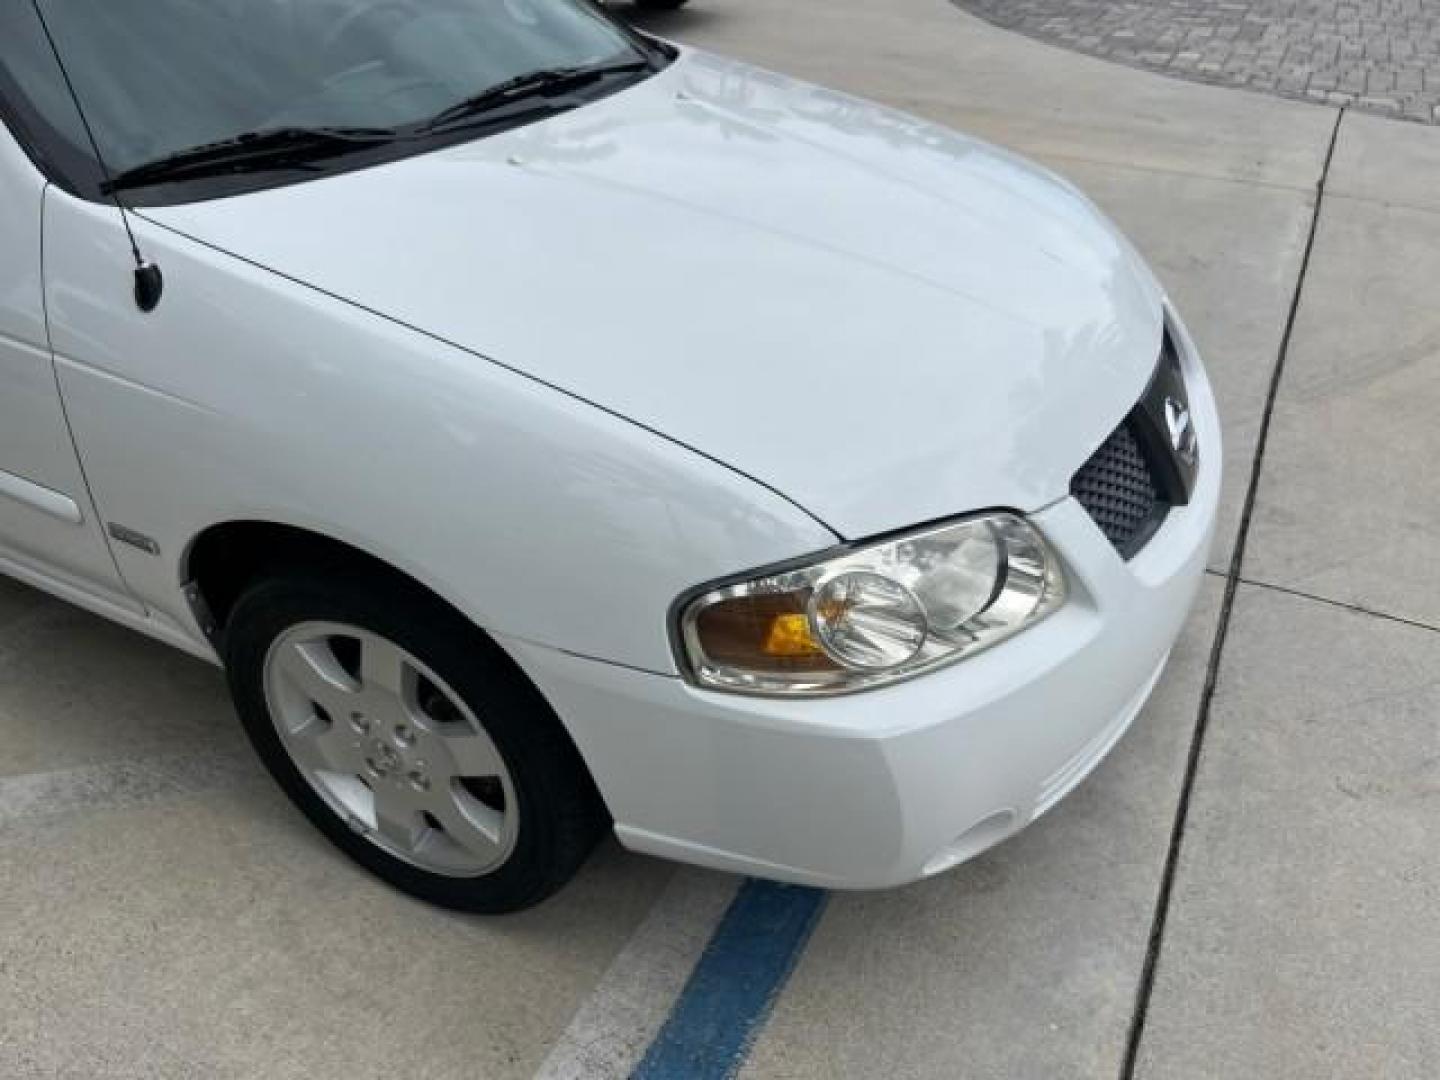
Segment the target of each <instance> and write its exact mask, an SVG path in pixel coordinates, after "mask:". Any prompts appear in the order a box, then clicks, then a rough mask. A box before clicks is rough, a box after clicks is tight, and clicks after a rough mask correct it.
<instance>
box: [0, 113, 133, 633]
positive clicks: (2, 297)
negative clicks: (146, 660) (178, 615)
mask: <svg viewBox="0 0 1440 1080" xmlns="http://www.w3.org/2000/svg"><path fill="white" fill-rule="evenodd" d="M0 93H3V89H0ZM3 115H4V113H3V112H0V117H3ZM45 184H46V181H45V179H44V177H43V176H41V175H40V173H39V172H38V171H37V170H36V168H35V166H34V165H33V164H32V163H31V161H30V159H29V158H28V157H27V156H26V154H25V151H24V150H23V149H21V147H20V145H19V144H18V143H17V141H16V140H15V138H14V136H13V135H12V134H11V132H10V130H9V128H8V126H6V125H5V123H4V122H3V121H0V570H3V571H7V572H9V573H11V574H13V575H17V576H20V577H27V578H30V579H31V580H32V581H34V580H36V579H37V578H43V579H45V581H44V583H46V584H50V585H51V586H52V587H55V586H59V587H60V588H61V589H62V590H67V589H68V590H72V591H73V590H78V591H80V592H83V593H86V594H89V595H91V596H93V597H95V598H98V599H102V600H107V601H109V602H111V603H115V604H120V605H122V606H124V607H125V608H127V609H129V610H132V611H136V610H139V606H138V605H137V604H136V603H135V602H134V601H133V599H131V598H130V597H129V595H128V593H127V592H126V590H125V587H124V585H123V583H122V582H121V580H120V576H119V573H118V572H117V571H116V568H115V562H114V560H113V559H112V558H111V555H110V551H109V548H108V546H107V544H106V541H105V538H104V535H103V533H102V531H101V529H100V526H99V523H98V521H97V519H96V514H95V512H94V510H93V507H92V504H91V501H90V496H89V492H88V491H87V489H86V485H85V477H84V473H83V471H82V469H81V465H80V461H79V460H78V458H77V456H76V453H75V446H74V443H73V442H72V440H71V437H70V430H69V426H68V424H67V423H66V419H65V409H64V405H63V403H62V402H61V399H60V393H59V390H58V389H57V385H56V380H55V369H54V364H53V361H52V359H51V354H50V347H49V342H48V337H47V334H46V329H45V309H44V303H43V300H42V291H41V222H42V220H43V208H44V199H45Z"/></svg>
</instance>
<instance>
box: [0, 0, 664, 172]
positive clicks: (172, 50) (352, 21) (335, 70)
mask: <svg viewBox="0 0 1440 1080" xmlns="http://www.w3.org/2000/svg"><path fill="white" fill-rule="evenodd" d="M39 2H40V9H41V10H42V11H43V13H44V16H45V22H46V24H48V26H49V29H50V31H51V33H52V35H53V37H54V41H55V44H56V47H57V48H58V51H59V53H60V55H61V57H62V59H63V60H64V64H65V70H66V71H67V72H68V74H69V75H70V78H71V80H72V82H73V84H74V87H75V91H76V93H77V95H78V96H79V99H80V102H81V104H82V106H83V107H84V110H85V115H86V117H87V119H88V120H89V121H90V125H91V127H92V129H93V131H94V135H95V138H96V141H97V142H98V144H99V147H100V150H101V152H102V154H103V155H104V159H105V164H106V165H107V166H108V167H109V169H110V170H111V172H112V173H118V172H123V171H124V170H126V169H129V168H132V167H134V166H136V165H139V164H141V163H146V162H152V161H154V160H156V159H158V158H162V157H164V156H165V155H167V154H171V153H174V152H177V151H181V150H185V149H188V148H192V147H195V146H197V145H201V144H208V143H214V142H217V141H221V140H225V139H229V138H233V137H235V136H237V135H239V134H241V133H249V132H254V131H257V130H269V129H276V128H285V127H305V128H313V127H329V128H356V127H364V128H382V129H403V128H406V127H407V126H412V125H416V124H420V123H422V122H423V121H424V120H425V119H426V118H428V117H433V116H435V115H437V114H439V113H441V112H442V111H444V110H445V109H446V108H447V107H450V106H453V105H455V104H457V103H458V102H460V101H462V100H465V99H467V98H470V97H473V96H474V95H476V94H478V93H480V92H482V91H484V90H485V89H487V88H489V87H493V86H495V85H496V84H499V83H503V82H505V81H506V80H510V79H514V78H515V77H517V76H521V75H525V74H527V73H530V72H534V71H537V70H544V69H551V68H557V67H580V66H586V65H592V64H603V63H606V62H614V61H616V60H620V59H624V58H626V57H629V58H632V59H633V58H635V57H637V56H642V55H643V53H642V46H641V45H640V44H639V40H638V39H637V38H636V37H635V36H633V35H632V34H630V33H629V32H627V31H625V30H623V29H622V28H621V27H620V26H619V25H618V24H617V23H615V22H614V21H613V20H611V19H610V18H609V17H608V16H605V15H603V14H601V13H600V12H599V11H598V10H597V9H595V8H593V7H591V6H590V5H588V4H585V3H582V2H580V0H39ZM3 6H4V7H5V9H6V14H5V15H4V16H0V23H12V24H16V26H15V27H14V29H15V30H16V32H14V33H11V32H10V30H11V29H12V27H10V26H6V27H4V29H5V30H6V32H5V33H4V36H3V37H0V69H3V70H4V72H5V73H6V74H8V77H9V82H10V84H11V85H12V87H14V88H16V89H15V91H14V92H18V93H19V94H21V95H22V96H24V97H25V98H26V99H27V101H26V105H27V107H28V109H29V110H30V111H33V112H34V113H35V114H37V115H38V116H39V117H41V118H43V120H44V121H45V122H46V123H47V124H48V125H49V126H50V128H52V129H53V130H54V131H56V132H59V133H61V134H62V135H63V136H64V137H65V138H67V139H69V140H70V141H71V142H72V143H73V144H74V145H76V146H80V145H83V143H84V133H83V130H79V129H77V127H76V124H75V122H74V121H75V117H74V109H73V106H72V105H71V103H70V102H69V100H68V98H67V94H66V92H65V88H64V86H63V83H60V82H57V80H56V79H55V77H54V75H55V72H54V70H53V68H54V65H53V60H52V59H51V58H50V57H48V55H47V53H48V43H47V42H45V41H44V39H43V35H37V34H36V32H35V25H34V20H33V18H30V19H26V18H25V16H24V13H25V12H26V11H27V10H28V9H29V3H28V2H27V3H19V2H9V3H6V4H4V5H3Z"/></svg>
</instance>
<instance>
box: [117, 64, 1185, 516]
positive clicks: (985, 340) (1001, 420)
mask: <svg viewBox="0 0 1440 1080" xmlns="http://www.w3.org/2000/svg"><path fill="white" fill-rule="evenodd" d="M145 214H146V216H147V217H150V218H152V219H154V220H156V221H158V222H160V223H162V224H165V225H168V226H170V227H172V228H175V229H177V230H179V231H181V232H184V233H187V234H189V235H191V236H194V237H196V238H198V239H201V240H204V241H205V242H207V243H209V244H211V245H214V246H217V247H220V248H222V249H225V250H227V251H230V252H232V253H234V254H236V255H239V256H242V257H244V258H246V259H249V260H251V261H253V262H256V263H260V264H262V265H264V266H267V267H270V268H271V269H273V270H276V271H278V272H280V273H283V274H285V275H287V276H289V277H292V278H295V279H297V280H300V281H303V282H307V283H309V284H311V285H314V286H316V287H318V288H321V289H324V290H325V291H327V292H330V293H332V294H335V295H337V296H340V297H344V298H346V299H348V300H351V301H353V302H355V303H358V304H362V305H364V306H366V307H368V308H371V309H374V310H375V311H378V312H381V313H383V314H385V315H387V316H390V317H392V318H394V319H397V320H400V321H402V322H404V323H407V324H409V325H411V326H414V327H417V328H420V329H422V330H424V331H426V332H428V333H432V334H434V335H436V336H438V337H441V338H444V339H446V340H448V341H450V342H453V343H455V344H458V345H460V346H463V347H465V348H467V349H470V350H472V351H474V352H476V353H479V354H481V355H483V356H486V357H489V358H491V359H493V360H495V361H497V362H499V363H503V364H505V365H507V366H509V367H512V368H515V369H518V370H520V371H523V372H525V373H527V374H529V375H531V376H533V377H534V378H537V379H541V380H544V381H545V382H547V383H550V384H552V385H554V386H556V387H558V388H560V389H563V390H565V391H567V392H569V393H571V394H574V395H577V396H579V397H582V398H585V399H587V400H589V401H592V402H594V403H596V404H598V405H601V406H603V407H605V408H607V409H609V410H612V411H614V412H616V413H618V414H621V415H623V416H625V417H628V418H630V419H631V420H633V421H635V422H637V423H640V424H643V425H645V426H647V427H649V428H652V429H654V430H656V431H659V432H662V433H664V434H666V435H667V436H669V437H671V438H673V439H675V440H677V441H679V442H682V443H685V444H687V445H689V446H691V447H694V448H695V449H697V450H699V451H701V452H703V453H705V454H708V455H710V456H711V457H714V458H717V459H719V460H721V461H724V462H726V463H727V464H729V465H731V466H733V467H734V468H736V469H739V470H741V471H742V472H745V473H747V474H749V475H750V476H752V477H754V478H756V479H758V480H760V481H763V482H764V483H766V484H768V485H770V486H771V487H774V488H776V489H777V490H779V491H781V492H783V493H785V494H786V495H787V496H789V497H790V498H791V499H793V500H794V501H796V502H797V503H799V504H800V505H802V506H804V507H805V508H806V509H808V510H809V511H810V512H811V513H813V514H814V515H815V516H817V517H818V518H820V519H821V520H822V521H824V522H826V523H827V524H828V525H830V526H831V527H832V528H833V529H834V530H835V531H837V532H838V533H839V534H841V535H842V536H845V537H860V536H867V535H873V534H876V533H880V532H884V531H886V530H889V529H894V528H900V527H904V526H907V525H911V524H914V523H917V522H922V521H927V520H931V519H935V518H940V517H945V516H948V515H951V514H956V513H961V512H965V511H969V510H974V509H979V508H985V507H997V506H1004V507H1013V508H1018V509H1021V510H1033V509H1036V508H1038V507H1040V506H1043V505H1045V504H1047V503H1049V502H1052V501H1053V500H1055V499H1057V498H1059V497H1061V496H1063V495H1064V494H1065V492H1066V490H1067V488H1068V483H1069V478H1070V476H1071V474H1072V473H1073V472H1074V471H1075V469H1076V468H1077V467H1078V466H1079V465H1080V464H1081V463H1082V462H1083V461H1084V459H1085V458H1086V457H1087V456H1088V454H1089V453H1090V452H1091V451H1092V450H1093V449H1094V448H1095V447H1096V446H1098V445H1099V444H1100V443H1101V442H1102V441H1103V439H1104V438H1105V436H1106V435H1108V434H1109V432H1110V431H1111V430H1112V429H1113V428H1114V426H1115V425H1116V423H1117V422H1118V421H1119V419H1120V418H1121V417H1122V416H1123V414H1124V413H1125V412H1126V411H1127V410H1128V408H1129V407H1130V405H1131V404H1132V403H1133V402H1134V401H1135V399H1136V398H1137V397H1138V396H1139V395H1140V393H1141V391H1142V390H1143V388H1144V385H1145V382H1146V380H1147V378H1148V377H1149V375H1150V373H1151V371H1152V370H1153V367H1154V364H1155V360H1156V354H1157V350H1158V345H1159V337H1160V324H1161V307H1160V295H1159V292H1158V289H1157V287H1156V285H1155V283H1154V281H1153V279H1152V278H1151V277H1150V275H1149V274H1148V272H1147V271H1146V270H1145V269H1144V268H1143V266H1142V265H1141V264H1140V263H1139V260H1138V259H1137V258H1136V257H1135V256H1134V254H1133V252H1132V251H1131V249H1130V248H1129V246H1128V245H1127V244H1126V242H1125V241H1124V240H1123V239H1121V238H1120V237H1119V236H1118V235H1117V234H1116V232H1115V231H1114V230H1113V229H1112V228H1111V227H1110V226H1109V225H1108V224H1107V223H1106V222H1105V221H1104V219H1103V218H1102V217H1101V216H1100V215H1099V214H1098V213H1097V212H1096V211H1095V210H1094V208H1093V207H1092V206H1091V205H1090V204H1089V203H1088V202H1087V201H1086V200H1085V199H1084V198H1083V197H1082V196H1080V195H1079V194H1077V193H1076V192H1075V191H1074V190H1073V189H1071V188H1070V187H1069V186H1068V185H1065V184H1063V183H1062V182H1060V181H1058V180H1056V179H1055V178H1054V177H1053V176H1051V175H1050V174H1048V173H1046V172H1044V171H1043V170H1041V169H1038V168H1036V167H1034V166H1031V165H1028V164H1026V163H1024V162H1022V161H1019V160H1017V159H1016V158H1014V157H1012V156H1010V155H1008V154H1006V153H1004V152H1002V151H999V150H996V149H994V148H992V147H989V146H986V145H985V144H982V143H979V142H976V141H974V140H971V139H968V138H965V137H962V136H959V135H956V134H953V133H951V132H948V131H946V130H944V129H941V128H938V127H936V126H934V125H931V124H929V123H926V122H923V121H920V120H916V119H914V118H911V117H908V116H905V115H902V114H899V113H895V112H892V111H889V110H886V109H882V108H879V107H877V106H873V105H870V104H867V103H864V102H860V101H857V100H855V99H853V98H850V97H848V96H845V95H843V94H838V93H834V92H830V91H826V90H821V89H816V88H814V87H810V86H807V85H805V84H801V83H797V82H794V81H792V80H789V79H786V78H782V77H779V76H776V75H772V74H769V73H766V72H762V71H759V70H756V69H754V68H751V67H748V66H745V65H741V64H738V63H734V62H731V61H727V60H722V59H719V58H716V57H712V56H708V55H705V54H701V53H695V52H686V53H685V54H684V55H683V57H682V58H681V59H680V60H679V61H677V62H676V63H675V64H674V65H673V66H672V67H671V68H670V69H669V70H667V71H666V72H665V73H663V74H662V75H660V76H657V77H655V78H653V79H651V80H648V81H646V82H644V83H642V84H640V85H637V86H635V87H632V88H630V89H628V90H625V91H623V92H621V93H619V94H616V95H614V96H612V97H609V98H607V99H605V100H603V101H601V102H598V103H595V104H592V105H590V106H587V107H585V108H582V109H579V110H577V111H574V112H571V113H568V114H565V115H563V116H560V117H557V118H554V119H552V120H548V121H545V122H543V123H539V124H535V125H531V126H529V127H525V128H521V129H517V130H514V131H511V132H508V133H505V134H502V135H497V136H494V137H491V138H486V139H480V140H477V141H475V142H472V143H468V144H465V145H462V146H458V147H453V148H450V149H447V150H444V151H441V152H437V153H432V154H427V155H423V156H420V157H416V158H412V159H409V160H406V161H401V162H398V163H395V164H390V165H385V166H380V167H376V168H371V169H365V170H361V171H357V172H352V173H348V174H344V175H339V176H334V177H330V178H326V179H321V180H316V181H313V182H309V183H302V184H296V185H293V186H291V187H286V188H281V189H276V190H271V191H265V192H260V193H256V194H251V195H245V196H241V197H238V198H232V199H223V200H216V201H213V202H208V203H199V204H193V205H189V206H177V207H168V208H157V209H150V210H147V211H145Z"/></svg>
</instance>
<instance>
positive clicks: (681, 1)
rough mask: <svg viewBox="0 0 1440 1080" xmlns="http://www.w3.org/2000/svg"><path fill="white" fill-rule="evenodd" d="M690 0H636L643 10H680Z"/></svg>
mask: <svg viewBox="0 0 1440 1080" xmlns="http://www.w3.org/2000/svg"><path fill="white" fill-rule="evenodd" d="M688 2H689V0H635V6H636V7H637V8H639V9H640V10H641V11H679V10H680V9H681V8H682V7H684V6H685V5H686V3H688Z"/></svg>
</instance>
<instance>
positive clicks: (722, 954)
mask: <svg viewBox="0 0 1440 1080" xmlns="http://www.w3.org/2000/svg"><path fill="white" fill-rule="evenodd" d="M828 896H829V894H828V893H826V892H824V891H822V890H820V889H810V888H805V887H804V886H800V885H780V884H777V883H775V882H770V881H753V880H752V881H747V882H746V883H745V884H744V886H742V887H741V889H740V892H739V894H738V895H736V897H735V900H734V902H733V903H731V905H730V908H729V910H727V911H726V912H725V916H724V918H723V919H721V920H720V925H719V926H718V927H717V928H716V930H715V935H714V937H712V938H711V939H710V944H709V945H707V946H706V947H705V951H704V953H703V954H702V955H701V957H700V962H699V963H698V964H697V965H696V966H695V970H694V971H693V972H692V973H691V975H690V979H689V981H688V982H687V983H686V984H685V989H684V991H683V992H682V993H681V995H680V997H679V999H678V1000H677V1001H676V1002H675V1005H674V1007H673V1008H672V1009H671V1010H670V1015H669V1017H668V1018H667V1019H666V1021H665V1024H664V1026H663V1027H662V1028H661V1029H660V1032H659V1034H658V1035H657V1036H656V1037H655V1041H654V1042H653V1043H651V1044H650V1048H649V1050H647V1051H646V1053H645V1057H644V1058H643V1059H642V1060H641V1062H640V1064H639V1065H638V1066H637V1067H636V1069H635V1071H634V1073H633V1074H632V1080H728V1078H729V1077H733V1076H734V1075H735V1074H736V1073H737V1072H738V1071H739V1070H740V1066H741V1065H743V1064H744V1062H745V1057H746V1055H747V1054H748V1053H749V1050H750V1047H751V1045H752V1043H753V1042H754V1040H755V1037H756V1036H757V1035H758V1034H759V1033H760V1029H761V1027H763V1026H764V1023H765V1021H766V1019H767V1018H768V1017H769V1015H770V1010H771V1008H772V1007H773V1006H774V1004H775V999H776V997H777V996H778V995H779V993H780V991H781V989H782V988H783V987H784V985H785V983H786V981H787V980H788V979H789V977H790V973H791V971H792V970H794V967H795V964H796V962H797V961H798V960H799V958H800V954H801V953H802V952H803V951H804V948H805V943H806V941H808V940H809V938H810V932H811V931H812V930H814V929H815V924H816V923H817V922H818V921H819V919H820V914H821V912H822V911H823V910H824V907H825V901H826V899H827V898H828Z"/></svg>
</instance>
